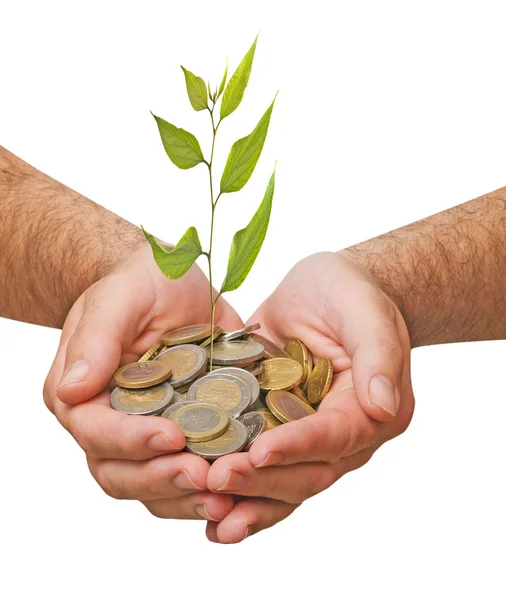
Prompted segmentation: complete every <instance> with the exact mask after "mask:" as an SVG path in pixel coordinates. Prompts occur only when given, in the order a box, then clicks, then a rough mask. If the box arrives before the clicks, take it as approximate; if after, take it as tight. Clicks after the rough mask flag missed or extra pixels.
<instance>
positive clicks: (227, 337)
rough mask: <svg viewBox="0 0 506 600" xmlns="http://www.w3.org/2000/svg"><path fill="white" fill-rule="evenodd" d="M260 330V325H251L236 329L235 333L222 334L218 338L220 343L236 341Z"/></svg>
mask: <svg viewBox="0 0 506 600" xmlns="http://www.w3.org/2000/svg"><path fill="white" fill-rule="evenodd" d="M257 329H260V323H254V324H253V325H248V326H247V327H243V328H242V329H238V330H237V331H231V332H229V333H223V335H222V336H221V338H220V342H229V341H230V340H236V339H238V338H242V337H245V336H246V335H248V334H250V333H251V332H253V331H256V330H257Z"/></svg>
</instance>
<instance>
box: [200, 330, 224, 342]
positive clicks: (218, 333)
mask: <svg viewBox="0 0 506 600" xmlns="http://www.w3.org/2000/svg"><path fill="white" fill-rule="evenodd" d="M222 333H223V329H222V328H221V327H220V326H219V325H215V326H214V331H213V334H212V335H211V334H209V337H208V338H207V339H205V340H204V341H203V342H202V343H201V344H200V347H201V348H207V347H208V346H210V345H211V340H213V342H214V340H215V339H216V338H218V337H220V335H221V334H222Z"/></svg>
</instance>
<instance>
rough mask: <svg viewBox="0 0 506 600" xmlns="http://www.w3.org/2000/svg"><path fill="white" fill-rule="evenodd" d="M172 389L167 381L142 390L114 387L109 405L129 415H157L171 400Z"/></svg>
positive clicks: (172, 396)
mask: <svg viewBox="0 0 506 600" xmlns="http://www.w3.org/2000/svg"><path fill="white" fill-rule="evenodd" d="M173 398H174V390H173V389H172V386H170V385H169V384H168V383H162V384H161V385H155V386H153V387H149V388H146V389H143V390H127V389H125V388H121V387H116V388H114V389H113V390H112V392H111V397H110V402H111V406H112V407H113V408H114V409H116V410H119V411H121V412H124V413H127V414H129V415H158V414H160V413H161V412H162V411H163V410H165V408H167V406H168V405H169V404H170V403H171V402H172V400H173Z"/></svg>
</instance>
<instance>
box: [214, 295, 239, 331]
mask: <svg viewBox="0 0 506 600" xmlns="http://www.w3.org/2000/svg"><path fill="white" fill-rule="evenodd" d="M214 317H215V321H216V323H217V324H218V325H219V326H220V327H221V328H222V329H224V330H225V331H236V330H237V329H242V328H243V327H244V323H243V321H242V319H241V317H240V316H239V315H238V314H237V312H236V311H235V310H234V309H233V308H232V307H231V306H230V304H229V303H228V302H227V301H226V300H225V299H224V298H223V296H220V298H219V300H218V302H217V303H216V309H215V314H214Z"/></svg>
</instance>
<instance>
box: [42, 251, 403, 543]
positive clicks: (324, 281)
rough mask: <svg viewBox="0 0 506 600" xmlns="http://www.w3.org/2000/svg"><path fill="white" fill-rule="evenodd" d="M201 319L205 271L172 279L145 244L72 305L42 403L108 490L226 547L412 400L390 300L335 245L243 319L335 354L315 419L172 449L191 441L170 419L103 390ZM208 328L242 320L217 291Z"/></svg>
mask: <svg viewBox="0 0 506 600" xmlns="http://www.w3.org/2000/svg"><path fill="white" fill-rule="evenodd" d="M209 314H210V310H209V282H208V280H207V278H206V277H205V276H204V274H203V272H202V271H201V270H200V269H199V268H198V267H197V266H194V267H192V269H191V270H190V271H189V272H188V273H187V274H186V275H185V276H184V277H183V278H181V279H179V280H174V281H172V280H169V279H167V278H166V277H165V276H164V275H163V274H162V273H161V272H160V271H159V269H158V266H157V265H156V263H155V261H154V260H153V256H152V254H151V249H150V248H149V246H148V245H147V244H146V245H145V246H144V247H142V248H140V249H139V250H137V251H136V252H135V253H133V254H132V255H131V256H130V257H129V258H128V259H127V260H126V261H125V262H124V263H122V264H121V265H120V266H119V267H118V268H117V269H116V270H115V271H113V272H112V273H111V274H110V275H108V276H107V277H105V278H104V279H101V280H100V281H98V282H97V283H95V284H94V285H92V286H91V287H90V288H89V289H88V290H87V291H86V292H85V293H84V294H82V296H81V297H80V298H79V299H78V300H77V302H76V304H75V305H74V306H73V308H72V309H71V311H70V312H69V315H68V317H67V320H66V322H65V325H64V327H63V332H62V336H61V341H60V345H59V349H58V352H57V354H56V357H55V360H54V363H53V365H52V367H51V370H50V372H49V375H48V377H47V380H46V383H45V386H44V400H45V403H46V405H47V407H48V408H49V410H50V411H52V412H53V413H54V415H55V416H56V418H57V419H58V421H59V422H60V423H61V424H62V425H63V427H65V429H67V430H68V431H69V432H70V433H71V434H72V436H73V437H74V438H75V440H76V441H77V443H78V444H79V445H80V446H81V448H82V449H83V450H84V452H85V453H86V457H87V461H88V466H89V469H90V471H91V474H92V475H93V477H94V478H95V479H96V481H97V482H98V484H99V485H100V486H101V487H102V489H103V490H104V491H105V492H106V493H107V494H109V495H110V496H112V497H113V498H118V499H136V500H139V501H140V502H142V503H143V504H144V505H145V506H146V508H147V509H148V510H149V511H150V512H151V513H153V514H154V515H156V516H157V517H161V518H167V519H205V520H207V530H206V533H207V537H208V539H209V540H211V541H213V542H221V543H234V542H240V541H242V540H244V539H245V538H246V537H247V536H248V535H251V534H254V533H257V532H259V531H261V530H262V529H265V528H267V527H270V526H272V525H274V524H275V523H277V522H279V521H281V520H282V519H285V518H286V517H287V516H289V515H290V514H291V513H292V512H293V511H294V510H295V509H296V508H297V507H298V506H299V505H300V504H301V503H302V502H303V501H304V500H306V499H307V498H309V497H311V496H313V495H314V494H317V493H318V492H321V491H323V490H325V489H326V488H328V487H329V486H330V485H332V484H333V483H335V482H336V481H337V480H338V479H339V478H340V477H342V476H343V475H344V474H345V473H347V472H348V471H352V470H353V469H357V468H358V467H360V466H362V465H364V464H365V463H366V462H367V461H368V460H369V459H370V458H371V456H372V455H373V453H374V451H375V450H376V449H377V448H378V447H379V446H380V445H381V444H383V443H384V442H385V441H387V440H389V439H391V438H393V437H395V436H397V435H399V434H400V433H402V432H403V431H404V430H405V428H406V427H407V426H408V424H409V421H410V419H411V416H412V413H413V406H414V398H413V392H412V387H411V378H410V342H409V335H408V331H407V328H406V325H405V323H404V321H403V318H402V316H401V314H400V312H399V310H398V309H397V307H396V306H395V305H394V303H393V302H392V301H391V300H390V299H389V298H388V296H387V295H386V294H385V293H384V292H383V291H382V290H381V289H380V288H379V287H377V286H376V285H375V284H374V283H373V282H372V281H370V280H369V279H368V277H367V275H366V274H365V273H363V272H362V271H361V270H360V269H359V268H358V267H356V266H355V265H354V264H353V263H352V262H351V261H350V260H348V259H347V258H345V257H344V256H342V255H340V254H336V253H330V252H326V253H320V254H315V255H312V256H309V257H308V258H305V259H304V260H302V261H301V262H299V263H298V264H296V265H295V266H294V267H293V268H292V270H291V271H290V272H289V273H288V275H287V276H286V277H285V279H284V280H283V281H282V282H281V284H280V285H279V286H278V287H277V289H276V290H275V291H274V292H273V293H272V294H271V295H270V296H269V297H268V298H267V299H266V300H265V301H264V302H263V304H262V305H261V306H260V308H258V310H257V311H256V312H255V314H254V315H253V316H252V317H251V318H250V319H249V321H248V323H256V322H258V323H260V324H261V329H260V330H259V331H258V333H260V334H262V335H263V336H265V337H267V338H269V339H271V340H272V341H273V342H275V343H276V344H278V345H280V346H281V347H282V346H283V345H284V343H285V342H286V341H287V340H288V339H289V338H291V337H296V338H299V339H300V340H302V341H303V342H304V343H305V344H306V345H307V346H308V348H309V349H310V351H311V352H312V353H313V355H314V356H315V357H319V356H320V357H325V356H326V357H329V358H330V359H331V360H332V362H333V365H334V372H335V375H334V380H333V383H332V387H331V389H330V391H329V393H328V394H327V396H326V397H325V399H324V400H323V402H322V403H321V405H320V407H319V409H318V411H317V413H316V414H314V415H311V416H309V417H306V418H303V419H300V420H298V421H294V422H291V423H287V424H285V425H283V426H281V427H277V428H275V429H272V430H270V431H267V432H265V433H263V434H262V435H261V436H260V437H259V438H258V439H257V441H256V442H255V443H254V444H253V446H252V447H251V449H250V450H249V452H243V453H238V454H232V455H228V456H224V457H222V458H219V459H218V460H216V461H215V462H214V463H213V464H212V465H209V463H208V462H207V461H206V460H204V459H203V458H201V457H199V456H195V455H192V454H189V453H187V452H179V451H180V450H182V449H183V448H184V445H185V438H184V435H183V433H182V431H181V430H180V429H179V428H178V427H177V426H176V425H175V424H174V423H172V422H171V421H169V420H167V419H162V418H160V417H144V416H132V415H126V414H123V413H121V412H117V411H115V410H114V409H112V408H111V406H110V404H109V387H108V386H109V384H110V381H111V378H112V376H113V374H114V372H115V371H116V369H117V368H118V366H119V365H121V364H125V363H129V362H133V361H136V360H137V359H138V358H139V357H140V356H141V355H142V354H143V353H144V352H145V351H146V350H147V349H148V348H149V347H150V346H151V345H152V344H153V343H154V342H156V341H157V340H158V339H159V338H160V336H161V335H162V334H163V333H165V332H166V331H169V330H171V329H175V328H177V327H181V326H184V325H189V324H192V323H202V322H208V321H209ZM216 322H217V323H218V324H219V325H220V326H221V327H223V329H225V330H227V331H233V330H236V329H239V328H241V327H243V322H242V320H241V318H240V317H239V316H238V314H237V313H236V312H235V310H234V309H233V308H232V307H231V306H230V305H229V304H228V303H227V302H226V301H225V300H224V299H223V298H220V300H219V302H218V303H217V307H216Z"/></svg>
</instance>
